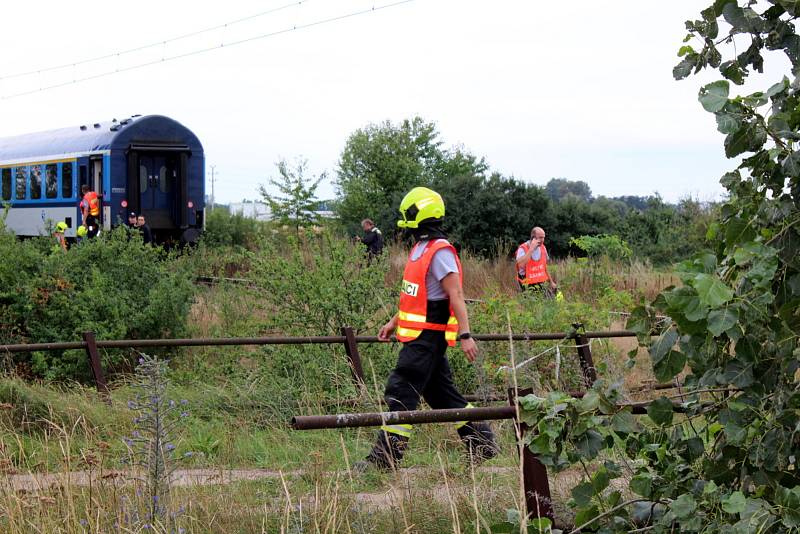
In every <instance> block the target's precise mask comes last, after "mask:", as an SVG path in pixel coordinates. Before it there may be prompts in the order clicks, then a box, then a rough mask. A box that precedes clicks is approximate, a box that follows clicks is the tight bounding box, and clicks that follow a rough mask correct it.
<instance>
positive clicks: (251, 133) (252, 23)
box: [0, 0, 781, 203]
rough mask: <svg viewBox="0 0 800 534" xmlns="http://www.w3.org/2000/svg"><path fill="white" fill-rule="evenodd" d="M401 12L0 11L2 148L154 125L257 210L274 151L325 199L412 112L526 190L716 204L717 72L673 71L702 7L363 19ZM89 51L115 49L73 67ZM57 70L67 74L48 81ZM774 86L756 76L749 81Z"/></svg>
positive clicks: (676, 4)
mask: <svg viewBox="0 0 800 534" xmlns="http://www.w3.org/2000/svg"><path fill="white" fill-rule="evenodd" d="M395 1H396V0H371V1H364V0H304V1H294V2H291V1H290V0H261V1H256V0H236V1H232V2H207V1H199V2H198V1H197V0H195V1H185V0H170V1H168V2H167V1H163V0H162V1H154V0H138V1H137V2H135V3H125V4H122V3H117V2H108V1H107V0H103V1H99V0H82V1H81V2H80V3H75V2H63V1H58V2H55V1H53V2H51V1H40V2H13V3H8V2H7V3H6V4H7V5H6V4H4V6H3V8H2V14H3V15H4V16H3V19H4V20H6V21H15V22H14V23H13V24H4V25H3V30H2V31H0V49H2V50H3V51H4V53H3V54H2V56H0V136H7V135H9V136H10V135H17V134H22V133H27V132H34V131H41V130H47V129H51V128H59V127H65V126H72V125H76V126H77V125H81V124H90V123H94V122H98V121H102V120H110V119H112V118H117V119H122V118H124V117H127V116H130V115H133V114H143V115H148V114H162V115H167V116H169V117H172V118H174V119H176V120H178V121H179V122H181V123H183V124H184V125H185V126H187V127H189V128H190V129H192V130H193V131H194V132H195V133H196V134H197V135H198V137H199V138H200V140H201V142H202V143H203V145H204V149H205V156H206V168H207V174H208V177H207V186H206V188H207V192H210V189H211V183H210V174H211V166H212V165H213V166H214V168H215V174H216V184H215V196H216V201H217V202H222V203H228V202H236V201H240V200H242V199H245V198H247V199H254V198H258V193H257V189H258V186H259V184H265V183H267V181H268V180H269V179H270V178H272V177H276V176H277V170H276V166H275V163H276V162H277V161H278V160H280V159H282V158H285V159H288V160H290V161H293V160H296V159H297V158H305V159H307V160H308V165H309V174H310V175H319V174H321V173H326V174H327V178H326V179H325V180H324V181H323V183H322V184H321V185H320V188H319V196H320V197H321V198H330V197H332V196H333V195H334V194H335V186H334V184H333V181H334V179H335V175H336V166H337V162H338V159H339V156H340V154H341V152H342V149H343V148H344V146H345V143H346V141H347V138H348V136H349V135H350V134H351V133H353V132H354V131H355V130H357V129H358V128H362V127H364V126H366V125H367V124H370V123H379V122H382V121H384V120H391V121H401V120H403V119H405V118H410V117H413V116H415V115H419V116H421V117H423V118H424V119H425V120H428V121H433V122H435V123H436V124H437V126H438V129H439V131H440V133H441V140H442V141H444V143H445V144H446V145H448V146H452V145H458V146H463V147H464V148H465V149H466V150H468V151H470V152H472V153H473V154H476V155H478V156H483V157H485V158H486V161H487V162H488V164H489V165H490V168H491V170H492V171H497V172H500V173H502V174H503V175H506V176H514V177H516V178H518V179H522V180H525V181H528V182H531V183H536V184H540V185H544V184H545V183H547V181H548V180H549V179H551V178H554V177H563V178H568V179H571V180H583V181H585V182H587V183H588V184H589V186H590V187H591V189H592V191H593V192H594V194H595V195H606V196H617V195H649V194H653V193H656V192H657V193H659V194H661V196H662V197H664V198H665V199H667V200H669V201H677V200H679V199H681V198H684V197H686V196H689V195H691V196H693V197H695V198H698V199H700V200H714V199H718V198H720V196H721V195H722V193H723V189H722V187H721V186H720V185H719V177H720V176H721V175H722V174H724V173H725V172H726V171H728V170H730V169H732V168H734V167H735V166H736V162H735V161H730V160H726V159H725V156H724V152H723V145H722V142H723V136H722V135H721V134H719V133H718V132H717V131H716V126H715V121H714V117H713V115H711V114H709V113H706V112H705V111H704V110H703V109H702V107H701V106H700V105H699V103H698V102H697V91H698V89H699V88H700V86H701V85H703V84H704V83H707V82H709V81H712V80H713V79H716V77H715V76H714V75H713V74H714V73H709V74H703V75H700V76H696V77H690V78H689V79H687V80H684V81H681V82H676V81H674V80H673V78H672V67H673V66H674V65H675V64H676V63H677V62H678V60H679V58H678V57H677V55H676V53H677V50H678V48H679V47H680V46H681V44H682V42H681V41H682V40H683V37H684V36H685V35H686V31H685V28H684V21H685V20H686V19H689V18H697V17H698V16H699V12H700V11H701V10H702V9H703V8H705V7H706V6H707V5H708V4H709V3H710V0H702V1H698V0H672V1H670V2H656V1H652V0H615V1H611V2H596V1H593V0H574V1H570V2H563V1H555V0H548V1H545V0H539V1H531V0H491V1H489V0H412V1H409V2H405V3H401V4H399V5H395V6H393V7H387V8H385V9H376V10H374V11H372V10H371V8H372V7H375V8H379V7H380V6H384V5H387V4H391V3H393V2H395ZM78 7H79V8H78ZM364 10H369V12H367V13H364V14H360V15H355V16H351V17H348V18H343V19H340V20H337V21H333V22H328V23H324V24H315V23H318V22H320V21H324V20H328V19H331V18H334V17H339V16H342V15H347V14H352V13H356V12H361V11H364ZM268 11H271V12H270V13H265V12H268ZM258 14H261V15H260V16H254V15H258ZM241 19H247V20H244V21H240V20H241ZM236 21H240V22H236ZM226 23H227V25H226ZM218 26H219V28H218V29H215V30H213V31H201V30H206V29H209V28H213V27H218ZM292 28H297V29H292ZM196 32H199V33H196ZM192 33H196V34H195V35H192V36H190V37H185V38H182V39H178V40H173V38H175V37H177V36H183V35H186V34H192ZM263 35H269V36H267V37H264V38H260V39H252V40H249V41H248V42H245V43H242V44H238V45H233V43H235V42H237V41H242V40H247V39H250V38H253V37H257V36H263ZM154 43H158V45H156V46H149V47H145V45H151V44H154ZM222 45H224V46H222ZM139 47H145V48H142V49H140V50H138V51H136V52H126V51H128V50H131V49H134V48H139ZM698 48H699V47H698ZM205 49H211V50H210V51H208V52H204V53H195V54H192V55H188V56H186V57H183V58H180V59H174V60H170V59H169V58H172V57H174V56H180V55H184V54H189V53H192V52H197V51H199V50H205ZM98 56H108V57H106V59H103V60H99V61H89V62H82V61H83V60H86V59H91V58H96V57H98ZM162 59H163V60H164V61H162ZM143 64H149V65H148V66H144V67H141V68H132V67H135V66H137V65H143ZM61 65H70V66H68V67H65V68H59V69H50V67H54V66H61ZM778 67H780V66H778ZM30 71H37V72H36V73H35V74H32V75H28V76H15V75H16V74H19V73H25V72H30ZM39 71H40V72H39ZM116 71H120V72H116ZM780 75H781V70H780V69H779V68H775V67H769V68H768V69H767V71H766V72H765V74H764V75H763V76H761V77H759V78H758V79H756V80H754V83H753V84H752V85H753V86H754V87H755V88H765V87H768V86H769V85H770V84H771V83H773V82H775V81H778V80H779V79H780ZM84 78H92V79H90V80H86V81H82V82H81V81H79V82H78V83H71V82H72V81H73V80H81V79H84ZM60 84H65V85H63V86H61V87H57V88H52V89H48V87H50V86H55V85H60ZM40 89H43V90H40ZM21 93H29V94H21ZM16 95H20V96H16Z"/></svg>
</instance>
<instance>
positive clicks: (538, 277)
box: [519, 241, 550, 285]
mask: <svg viewBox="0 0 800 534" xmlns="http://www.w3.org/2000/svg"><path fill="white" fill-rule="evenodd" d="M519 247H520V248H521V249H522V250H523V252H524V253H525V254H527V253H528V250H530V249H529V247H528V242H527V241H526V242H525V243H523V244H521V245H520V246H519ZM541 249H542V250H541V253H540V254H539V259H538V260H534V259H533V257H531V258H530V259H529V260H528V263H526V264H525V278H523V279H522V280H520V283H521V284H523V285H531V284H541V283H542V282H547V280H548V279H549V278H550V277H549V276H548V274H547V249H546V248H544V245H542V246H541Z"/></svg>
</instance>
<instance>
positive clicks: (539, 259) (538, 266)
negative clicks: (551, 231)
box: [516, 226, 558, 295]
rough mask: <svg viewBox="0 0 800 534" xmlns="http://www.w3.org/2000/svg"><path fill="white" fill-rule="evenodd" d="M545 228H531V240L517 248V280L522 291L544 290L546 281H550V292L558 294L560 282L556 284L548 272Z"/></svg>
mask: <svg viewBox="0 0 800 534" xmlns="http://www.w3.org/2000/svg"><path fill="white" fill-rule="evenodd" d="M544 238H545V233H544V230H543V229H542V228H540V227H538V226H535V227H534V228H533V229H532V230H531V239H530V241H525V242H524V243H522V244H521V245H520V246H519V248H518V249H517V253H516V265H517V282H518V283H519V288H520V291H530V290H534V291H542V290H544V289H545V287H544V283H545V282H548V286H549V288H548V289H549V292H550V293H548V295H549V294H552V295H556V294H557V292H558V284H556V282H555V280H553V277H552V276H550V273H548V272H547V260H548V259H549V256H548V254H547V248H546V247H545V246H544Z"/></svg>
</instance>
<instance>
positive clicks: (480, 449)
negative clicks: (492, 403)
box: [458, 421, 500, 465]
mask: <svg viewBox="0 0 800 534" xmlns="http://www.w3.org/2000/svg"><path fill="white" fill-rule="evenodd" d="M458 435H459V437H461V441H462V442H463V443H464V447H466V449H467V454H468V455H469V458H470V461H472V463H474V464H476V465H477V464H480V463H482V462H484V461H486V460H491V459H492V458H494V457H495V456H497V454H498V453H499V452H500V451H499V449H498V447H497V443H495V440H494V432H492V427H490V426H489V424H488V423H484V422H482V421H481V422H470V423H467V424H466V425H464V426H462V427H461V428H459V429H458Z"/></svg>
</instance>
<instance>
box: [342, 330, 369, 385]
mask: <svg viewBox="0 0 800 534" xmlns="http://www.w3.org/2000/svg"><path fill="white" fill-rule="evenodd" d="M342 335H343V336H344V337H345V340H344V351H345V353H346V354H347V362H348V363H349V364H350V371H351V372H352V373H353V382H355V384H356V387H357V388H359V389H361V388H362V387H364V368H363V367H362V366H361V355H360V354H359V353H358V343H356V336H355V334H354V333H353V328H352V327H350V326H343V327H342Z"/></svg>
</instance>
